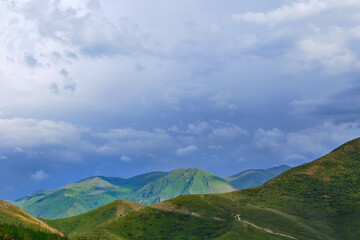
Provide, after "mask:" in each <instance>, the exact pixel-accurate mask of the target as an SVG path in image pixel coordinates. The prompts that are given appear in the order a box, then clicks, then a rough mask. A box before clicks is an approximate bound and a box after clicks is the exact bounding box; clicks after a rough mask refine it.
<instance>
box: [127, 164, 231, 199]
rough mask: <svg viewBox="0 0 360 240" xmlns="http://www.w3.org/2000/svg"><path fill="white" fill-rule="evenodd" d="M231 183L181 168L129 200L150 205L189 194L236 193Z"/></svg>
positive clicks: (202, 171) (200, 172) (204, 172)
mask: <svg viewBox="0 0 360 240" xmlns="http://www.w3.org/2000/svg"><path fill="white" fill-rule="evenodd" d="M234 190H235V189H234V188H232V187H231V186H230V185H229V183H228V182H227V181H226V180H224V179H222V178H220V177H218V176H215V175H213V174H211V173H208V172H206V171H204V170H201V169H197V168H194V169H188V168H181V169H177V170H174V171H172V172H170V173H169V174H167V175H166V176H164V177H162V178H159V179H157V180H156V181H154V182H152V183H150V184H148V185H146V186H144V187H142V188H141V189H139V190H138V191H137V192H136V193H135V194H133V195H132V196H131V197H130V198H129V199H130V200H133V201H138V199H141V200H140V203H143V204H146V205H149V204H154V203H157V202H162V201H164V200H168V199H170V198H174V197H177V196H180V195H187V194H203V193H223V192H230V191H234Z"/></svg>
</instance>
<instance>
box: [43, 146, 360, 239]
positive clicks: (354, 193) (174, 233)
mask: <svg viewBox="0 0 360 240" xmlns="http://www.w3.org/2000/svg"><path fill="white" fill-rule="evenodd" d="M359 186H360V139H355V140H353V141H350V142H348V143H346V144H344V145H342V146H340V147H338V148H337V149H335V150H334V151H332V152H331V153H329V154H327V155H325V156H324V157H321V158H319V159H317V160H315V161H313V162H310V163H307V164H304V165H301V166H299V167H295V168H292V169H290V170H288V171H286V172H284V173H282V174H280V175H279V176H278V177H275V178H274V179H272V180H270V181H268V182H267V183H265V184H264V185H262V186H259V187H254V188H250V189H244V190H240V191H234V192H229V193H222V194H201V195H184V196H179V197H176V198H173V199H170V200H167V201H163V202H160V203H157V204H154V205H151V206H141V205H140V206H139V205H132V206H128V205H129V203H128V202H121V201H120V202H119V201H117V202H113V203H110V204H108V205H105V206H103V207H101V208H98V209H95V210H93V211H91V212H88V213H84V214H81V215H78V216H74V217H71V218H65V219H57V220H44V221H46V223H47V224H49V225H50V226H52V227H54V228H57V229H59V230H60V231H63V232H67V233H69V236H70V237H71V238H74V237H77V236H91V237H108V238H109V239H217V240H221V239H230V240H231V239H240V240H241V239H243V240H245V239H246V240H252V239H253V240H260V239H295V240H296V239H297V240H309V239H327V240H335V239H360V187H359ZM124 208H126V209H127V212H126V213H124V211H123V210H121V209H124ZM95 216H97V217H95ZM95 221H96V223H95Z"/></svg>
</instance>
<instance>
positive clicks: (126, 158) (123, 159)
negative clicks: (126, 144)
mask: <svg viewBox="0 0 360 240" xmlns="http://www.w3.org/2000/svg"><path fill="white" fill-rule="evenodd" d="M120 159H121V161H123V162H131V161H132V159H131V157H129V156H125V155H122V156H121V158H120Z"/></svg>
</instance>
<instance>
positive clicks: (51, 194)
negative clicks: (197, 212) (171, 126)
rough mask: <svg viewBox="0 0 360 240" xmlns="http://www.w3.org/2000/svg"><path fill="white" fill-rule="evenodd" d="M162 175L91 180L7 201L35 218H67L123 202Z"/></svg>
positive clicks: (160, 173) (100, 177)
mask: <svg viewBox="0 0 360 240" xmlns="http://www.w3.org/2000/svg"><path fill="white" fill-rule="evenodd" d="M166 174H168V173H166V172H152V173H148V174H143V175H139V176H136V177H133V178H129V179H123V178H115V177H102V176H97V177H91V178H87V179H84V180H82V181H79V182H77V183H73V184H69V185H66V186H64V187H61V188H58V189H52V190H44V191H39V192H35V193H32V194H29V195H27V196H26V197H24V198H21V199H19V200H17V201H15V202H11V201H8V202H10V203H11V204H14V205H16V206H18V207H20V208H21V209H24V210H25V211H27V212H29V213H31V214H32V215H34V216H37V217H44V218H63V217H70V216H74V215H78V214H81V213H84V212H88V211H90V210H93V209H95V208H97V207H100V206H103V205H105V204H107V203H110V202H112V201H115V200H117V199H126V198H128V196H129V195H130V194H132V193H134V192H136V191H137V190H139V189H140V188H141V187H143V186H144V185H146V184H147V183H149V182H153V181H155V180H156V179H158V178H160V177H163V176H165V175H166Z"/></svg>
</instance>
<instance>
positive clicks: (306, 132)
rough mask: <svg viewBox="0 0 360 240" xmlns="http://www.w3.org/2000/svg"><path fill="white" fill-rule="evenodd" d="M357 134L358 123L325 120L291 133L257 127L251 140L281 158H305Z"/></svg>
mask: <svg viewBox="0 0 360 240" xmlns="http://www.w3.org/2000/svg"><path fill="white" fill-rule="evenodd" d="M358 137H360V123H358V122H347V123H339V124H335V123H333V122H325V123H323V124H322V125H318V126H316V127H313V128H305V129H302V130H299V131H294V132H285V131H281V130H280V129H278V128H273V129H270V130H264V129H262V128H260V129H258V130H257V131H256V132H255V135H254V141H255V144H256V146H257V147H258V148H260V149H262V150H267V151H270V152H271V153H272V154H275V155H277V156H278V157H280V158H282V159H283V160H284V161H290V160H291V161H299V160H300V161H304V160H305V159H306V160H312V158H313V157H320V156H321V155H324V154H326V153H327V152H329V151H331V150H333V149H334V148H335V147H337V146H339V145H340V144H343V143H345V142H346V141H349V140H351V139H354V138H358Z"/></svg>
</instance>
